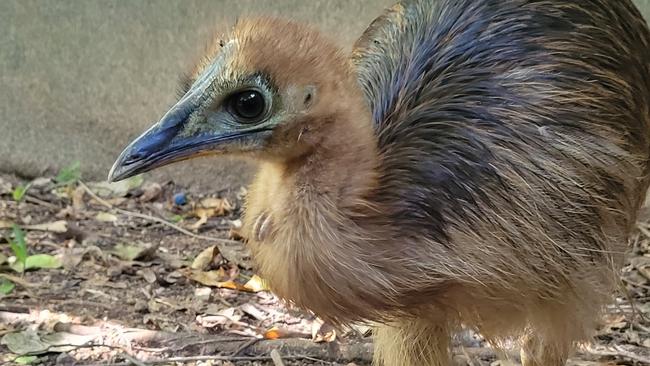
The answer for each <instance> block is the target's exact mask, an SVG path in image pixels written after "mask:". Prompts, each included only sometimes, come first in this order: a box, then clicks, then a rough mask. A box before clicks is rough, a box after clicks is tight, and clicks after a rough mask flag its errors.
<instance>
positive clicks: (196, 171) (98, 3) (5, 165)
mask: <svg viewBox="0 0 650 366" xmlns="http://www.w3.org/2000/svg"><path fill="white" fill-rule="evenodd" d="M390 3H391V0H363V1H358V0H352V1H350V0H309V1H300V0H278V1H270V0H269V1H264V0H155V1H154V0H132V1H126V0H123V1H118V0H113V1H109V0H39V1H34V0H2V1H0V85H1V86H2V87H1V88H0V131H2V132H1V133H0V170H3V171H12V172H17V173H18V174H21V175H26V176H34V175H39V174H44V173H47V172H52V171H56V170H58V169H59V168H60V167H61V166H65V165H66V164H68V163H70V162H72V161H74V160H79V161H80V163H81V166H82V169H83V172H84V175H85V176H86V177H88V178H91V179H104V178H105V177H106V174H107V173H108V170H109V168H110V166H111V164H112V162H113V160H114V159H115V158H116V157H117V154H118V153H119V152H120V151H121V149H122V148H123V147H124V146H125V145H126V144H127V143H128V142H129V141H130V139H132V138H133V137H135V136H136V135H138V134H139V133H140V132H141V131H143V130H144V129H145V128H146V127H148V126H149V125H150V124H151V123H152V122H153V121H155V120H157V119H158V118H159V117H160V116H161V115H162V114H163V113H164V112H165V111H166V108H168V107H169V106H171V104H172V103H173V102H174V101H175V97H176V87H177V82H178V77H179V75H180V73H181V72H184V71H186V70H187V69H188V68H189V67H190V66H191V63H192V62H193V61H194V60H195V59H196V57H197V56H199V55H201V52H202V51H203V50H204V47H205V45H206V44H207V43H208V42H209V39H210V38H211V35H212V34H214V32H215V31H220V30H227V29H228V28H229V27H230V26H232V24H233V23H234V21H235V20H236V18H237V17H240V16H245V15H246V14H273V15H281V16H284V17H290V18H295V19H299V20H302V21H307V22H312V23H315V24H317V25H318V26H320V27H321V29H322V30H323V31H325V32H327V33H329V34H331V35H336V36H337V37H339V38H340V41H341V43H342V44H344V45H349V44H350V43H351V42H352V41H353V40H354V39H355V37H357V36H358V35H359V34H360V33H361V32H362V30H363V29H364V26H365V25H367V23H368V22H370V21H371V20H372V18H373V17H374V16H376V15H378V14H379V13H380V12H381V11H382V9H383V8H384V7H385V6H388V5H390ZM248 172H249V171H248V170H247V169H246V167H244V166H242V164H240V163H239V162H223V160H221V159H214V158H207V159H202V161H199V162H191V163H183V164H177V165H174V166H172V167H169V168H166V169H162V170H161V171H159V172H157V173H156V175H158V176H161V175H162V176H164V177H167V178H169V177H171V178H174V179H175V180H177V181H183V182H192V183H195V184H196V183H198V184H202V185H208V186H210V187H211V188H214V189H220V188H222V187H226V186H228V185H230V184H233V183H235V184H238V183H241V182H242V181H244V180H246V179H247V178H248Z"/></svg>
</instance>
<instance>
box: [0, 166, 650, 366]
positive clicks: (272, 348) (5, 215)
mask: <svg viewBox="0 0 650 366" xmlns="http://www.w3.org/2000/svg"><path fill="white" fill-rule="evenodd" d="M68 173H70V172H68ZM77 178H78V176H75V174H74V172H73V173H72V174H67V176H66V174H63V175H62V174H59V176H58V177H55V178H40V179H37V180H34V181H31V182H25V181H21V180H20V179H18V178H16V177H14V176H10V175H0V292H3V293H4V294H1V295H0V338H1V340H0V364H20V363H22V364H25V363H30V364H42V365H55V364H61V365H137V366H142V365H153V364H167V365H368V364H369V360H370V359H371V355H372V344H371V341H370V338H369V334H370V330H369V328H368V327H366V326H363V325H359V326H358V327H354V328H351V329H333V328H332V327H331V326H329V325H328V324H322V322H321V321H319V319H317V318H316V317H314V316H313V315H311V314H307V313H303V312H300V311H298V310H295V309H292V308H291V307H290V306H288V305H286V304H284V303H283V302H281V301H279V300H278V299H277V298H276V297H275V296H274V295H273V294H272V293H270V292H268V291H266V288H265V287H264V282H263V280H260V279H259V278H258V277H257V276H255V274H254V273H253V272H252V266H251V259H250V257H249V253H248V252H247V250H246V249H245V247H244V246H243V244H242V242H241V240H240V239H241V238H240V237H239V236H238V234H237V228H238V227H239V225H240V221H239V215H240V213H241V198H242V196H243V195H245V190H244V189H243V188H241V187H233V188H232V189H230V190H226V191H221V192H196V191H192V190H191V189H188V188H186V187H181V186H178V185H175V184H174V183H173V182H158V183H156V182H149V181H145V182H142V181H141V180H138V179H134V180H131V181H129V182H127V183H126V184H121V185H120V184H118V185H110V186H109V185H106V184H104V183H93V182H83V181H81V180H79V179H77ZM28 184H29V187H28V189H27V191H26V193H25V194H24V195H22V197H21V195H20V187H24V186H26V185H28ZM17 192H18V193H17ZM642 218H643V220H641V222H640V223H639V225H638V227H637V229H636V231H635V234H634V235H633V237H632V239H631V242H630V251H629V260H628V264H627V265H626V266H625V268H624V269H623V271H622V279H623V281H622V282H623V284H624V286H622V287H624V290H622V291H621V293H619V294H618V295H617V296H616V300H615V301H614V302H613V303H612V305H611V306H610V307H609V312H608V314H607V315H606V316H605V318H604V319H603V322H602V326H601V328H600V329H599V330H598V335H597V337H596V341H595V342H594V344H592V345H589V346H585V347H584V348H583V349H581V350H580V351H579V352H578V353H577V355H576V356H575V357H574V358H573V359H572V360H571V362H570V365H649V364H650V320H649V317H650V231H649V230H650V223H648V221H647V220H648V219H650V215H646V214H645V213H644V214H643V215H642ZM14 224H17V225H19V226H20V227H21V228H22V232H24V233H25V235H26V237H25V240H24V242H25V244H26V248H27V251H28V255H31V256H32V257H29V258H27V259H26V262H25V264H24V266H26V267H28V270H26V271H25V272H24V273H20V270H21V268H19V267H20V266H18V267H17V265H18V264H20V261H21V260H20V259H19V258H18V257H19V256H18V255H16V252H15V247H16V245H19V246H20V242H21V241H20V238H18V237H16V236H14V235H15V234H16V233H17V232H16V231H15V228H14V226H13V225H14ZM18 234H19V233H18ZM18 236H19V235H18ZM12 248H14V249H12ZM217 248H219V249H217ZM44 255H45V256H44ZM30 258H31V259H30ZM29 267H32V268H29ZM12 287H13V288H12ZM456 346H457V347H456V348H455V354H456V355H455V358H454V360H455V362H456V364H457V365H473V366H478V365H493V366H496V365H503V364H502V363H499V361H496V358H495V357H494V355H493V353H492V352H491V351H490V349H489V347H487V345H486V344H485V343H484V342H483V341H482V340H481V338H480V336H479V335H476V334H472V333H471V332H469V331H468V332H466V333H465V334H463V335H461V336H460V337H459V339H458V340H457V341H456ZM513 362H515V364H516V362H517V360H516V357H515V358H514V361H513Z"/></svg>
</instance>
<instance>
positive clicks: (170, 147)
mask: <svg viewBox="0 0 650 366" xmlns="http://www.w3.org/2000/svg"><path fill="white" fill-rule="evenodd" d="M193 94H197V93H192V90H190V92H188V94H186V95H185V96H184V97H183V98H182V99H181V100H180V101H179V102H178V103H176V105H175V106H174V107H172V108H171V109H170V110H169V111H168V112H167V113H166V114H165V115H164V116H163V118H162V119H161V120H160V121H159V122H158V123H156V124H155V125H153V126H152V127H151V128H150V129H149V130H147V131H146V132H144V133H143V134H142V135H140V136H139V137H138V138H136V139H135V140H134V141H133V142H131V144H129V145H128V146H127V147H126V148H125V149H124V151H122V153H121V154H120V156H119V157H118V158H117V160H116V161H115V163H114V164H113V167H112V168H111V171H110V172H109V173H108V181H109V182H117V181H120V180H123V179H126V178H130V177H132V176H135V175H137V174H141V173H145V172H148V171H151V170H153V169H156V168H159V167H162V166H165V165H169V164H172V163H175V162H179V161H182V160H187V159H191V158H194V157H198V156H203V155H211V154H216V153H220V152H224V151H226V150H227V149H228V148H229V146H232V145H233V143H234V142H241V141H242V140H245V139H246V138H247V137H251V135H254V134H255V133H256V132H260V130H261V129H259V128H248V129H237V130H233V129H231V128H229V127H228V125H227V124H224V126H222V127H220V128H219V127H217V130H213V131H210V132H201V133H196V134H192V135H186V134H185V133H184V132H183V127H184V125H185V124H186V122H187V121H188V119H189V118H190V116H191V114H192V112H194V111H195V110H196V108H197V106H198V100H199V98H200V96H199V95H193Z"/></svg>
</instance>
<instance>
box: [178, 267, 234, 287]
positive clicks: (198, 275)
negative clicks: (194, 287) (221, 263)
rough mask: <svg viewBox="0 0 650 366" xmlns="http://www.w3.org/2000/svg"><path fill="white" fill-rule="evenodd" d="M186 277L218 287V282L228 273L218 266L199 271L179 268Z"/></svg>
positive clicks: (225, 277) (226, 276)
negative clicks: (210, 269)
mask: <svg viewBox="0 0 650 366" xmlns="http://www.w3.org/2000/svg"><path fill="white" fill-rule="evenodd" d="M179 272H180V273H182V274H183V275H184V276H186V277H187V278H189V279H191V280H192V281H196V282H198V283H200V284H202V285H205V286H213V287H219V284H221V283H222V281H224V280H225V279H227V278H228V274H227V273H226V271H225V270H224V269H223V268H219V269H218V270H215V271H200V270H195V269H190V268H187V269H181V270H179Z"/></svg>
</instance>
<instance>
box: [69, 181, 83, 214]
mask: <svg viewBox="0 0 650 366" xmlns="http://www.w3.org/2000/svg"><path fill="white" fill-rule="evenodd" d="M85 194H86V189H85V188H84V187H83V186H78V187H77V188H76V189H75V190H74V191H73V192H72V208H74V209H75V210H76V211H83V210H85V209H86V203H85V202H84V195H85Z"/></svg>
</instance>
